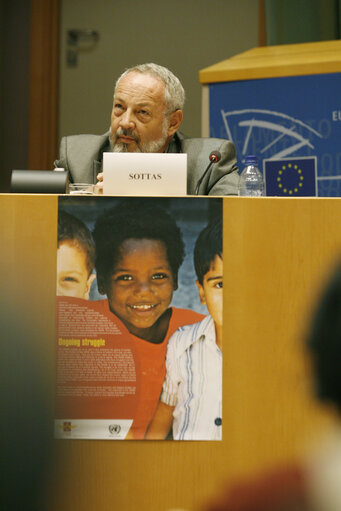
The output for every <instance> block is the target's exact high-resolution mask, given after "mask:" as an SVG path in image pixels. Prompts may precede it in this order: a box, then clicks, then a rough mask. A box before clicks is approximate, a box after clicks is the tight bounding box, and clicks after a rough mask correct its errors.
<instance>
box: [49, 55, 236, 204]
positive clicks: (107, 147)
mask: <svg viewBox="0 0 341 511" xmlns="http://www.w3.org/2000/svg"><path fill="white" fill-rule="evenodd" d="M184 102H185V92H184V89H183V87H182V85H181V83H180V81H179V79H178V78H177V77H176V76H175V75H174V74H173V73H172V72H171V71H169V70H168V69H167V68H165V67H163V66H159V65H157V64H152V63H151V64H142V65H139V66H135V67H132V68H130V69H127V70H126V71H125V72H124V73H123V74H122V75H121V76H120V77H119V78H118V80H117V82H116V86H115V92H114V103H113V109H112V113H111V125H110V130H109V132H108V133H105V134H104V135H74V136H69V137H64V138H62V141H61V146H60V157H59V159H58V160H56V161H55V166H56V167H63V168H65V169H66V170H68V172H69V175H70V181H72V182H79V183H80V182H82V183H94V182H95V181H96V179H97V181H98V184H99V187H101V186H102V182H103V174H102V159H103V153H104V152H108V151H113V152H143V153H157V152H159V153H162V152H166V153H186V154H187V193H188V195H192V194H199V195H237V194H238V189H237V187H238V169H237V165H236V155H235V148H234V145H233V143H232V142H230V141H227V140H223V139H216V138H215V139H213V138H186V137H184V135H182V134H181V133H180V132H179V128H180V125H181V122H182V118H183V107H184ZM212 151H218V152H219V155H220V156H221V157H220V160H219V161H218V162H216V163H214V164H213V165H212V168H211V171H210V172H208V173H207V174H205V176H204V179H202V180H201V181H200V179H201V177H202V175H203V174H204V172H205V169H206V168H207V166H208V164H209V161H210V160H209V155H210V153H211V152H212Z"/></svg>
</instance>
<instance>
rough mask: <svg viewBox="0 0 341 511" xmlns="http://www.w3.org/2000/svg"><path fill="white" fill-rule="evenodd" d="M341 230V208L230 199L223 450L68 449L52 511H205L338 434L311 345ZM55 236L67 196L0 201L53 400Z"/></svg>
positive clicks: (147, 445) (11, 285)
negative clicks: (310, 356)
mask: <svg viewBox="0 0 341 511" xmlns="http://www.w3.org/2000/svg"><path fill="white" fill-rule="evenodd" d="M340 224H341V201H340V200H339V199H270V198H264V199H248V198H232V197H231V198H225V199H224V393H223V397H224V401H223V406H224V414H223V418H224V429H223V437H224V439H223V441H222V442H217V443H213V442H188V443H185V442H166V441H164V442H154V441H150V442H135V441H133V442H114V441H113V442H110V441H58V442H56V453H57V459H56V461H55V473H54V474H52V475H51V479H50V483H49V489H48V495H47V497H46V505H45V509H46V510H49V511H54V510H56V511H57V510H58V511H60V510H61V509H63V510H71V509H72V510H82V511H87V510H89V511H93V510H94V509H97V510H99V511H109V510H110V511H111V510H113V509H117V510H118V509H120V510H123V511H134V510H139V511H144V510H145V511H164V510H167V509H169V508H172V507H182V508H185V509H189V510H196V509H198V508H199V507H200V506H201V505H202V504H203V503H204V502H205V501H206V499H207V498H208V497H209V496H211V495H212V494H213V492H214V491H216V490H218V489H219V488H220V485H221V484H222V483H223V482H225V481H228V480H231V479H233V478H235V477H237V476H239V475H241V474H245V473H248V472H252V471H254V470H257V469H259V468H260V467H263V466H265V465H269V464H272V463H274V462H277V461H280V460H283V459H286V458H288V457H289V458H290V457H292V456H295V455H297V454H299V453H300V452H301V450H302V447H303V445H304V444H305V443H308V445H309V442H310V441H311V440H312V439H313V438H314V436H315V435H317V434H319V433H320V432H321V431H323V430H325V429H327V428H328V427H329V425H330V424H331V423H332V416H331V415H330V414H328V413H327V412H326V411H324V410H322V409H321V408H320V407H319V406H318V405H317V404H316V403H315V401H314V400H313V399H312V398H311V395H310V380H309V371H308V364H307V359H306V357H305V352H304V350H303V344H302V338H303V336H304V332H305V326H306V322H307V319H308V318H309V316H310V313H311V307H312V305H313V303H314V302H315V298H316V293H317V291H318V289H319V288H320V286H321V283H322V282H323V281H324V279H325V277H326V275H327V274H328V273H329V271H330V268H331V266H332V265H333V264H334V262H335V260H336V259H337V258H338V256H339V255H340V254H341V230H340ZM56 235H57V197H56V196H19V195H18V196H15V195H12V196H11V195H2V196H0V236H1V256H0V262H1V264H0V268H1V270H0V271H1V281H2V285H3V289H10V290H11V294H12V296H14V297H15V303H16V306H17V307H18V309H19V310H20V311H21V313H22V315H21V317H23V318H25V320H26V321H32V322H36V323H38V324H39V325H40V332H41V337H40V338H39V339H37V345H36V352H37V353H38V354H39V356H40V357H42V359H43V361H44V364H45V367H46V378H47V385H48V386H49V387H50V389H51V396H52V394H53V382H54V331H55V267H56ZM51 403H52V397H51Z"/></svg>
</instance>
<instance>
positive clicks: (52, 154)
mask: <svg viewBox="0 0 341 511" xmlns="http://www.w3.org/2000/svg"><path fill="white" fill-rule="evenodd" d="M58 62H59V0H31V23H30V91H29V149H28V167H29V169H36V170H49V169H53V162H54V160H55V158H56V155H57V144H58V140H57V137H58V129H57V128H58Z"/></svg>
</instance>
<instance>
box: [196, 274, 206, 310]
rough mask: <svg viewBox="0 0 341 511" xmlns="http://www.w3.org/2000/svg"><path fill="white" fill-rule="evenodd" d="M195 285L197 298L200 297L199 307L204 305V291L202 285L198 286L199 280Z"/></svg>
mask: <svg viewBox="0 0 341 511" xmlns="http://www.w3.org/2000/svg"><path fill="white" fill-rule="evenodd" d="M195 283H196V285H197V288H198V290H199V296H200V302H201V305H206V298H205V291H204V288H203V285H202V284H200V282H199V280H196V281H195Z"/></svg>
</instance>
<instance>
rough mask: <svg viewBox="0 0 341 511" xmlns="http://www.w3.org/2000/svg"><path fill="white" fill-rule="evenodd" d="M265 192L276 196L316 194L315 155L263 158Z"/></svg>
mask: <svg viewBox="0 0 341 511" xmlns="http://www.w3.org/2000/svg"><path fill="white" fill-rule="evenodd" d="M263 165H264V177H265V194H266V195H267V196H277V197H312V196H315V195H317V186H316V156H312V157H305V158H303V157H302V158H283V159H282V160H263Z"/></svg>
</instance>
